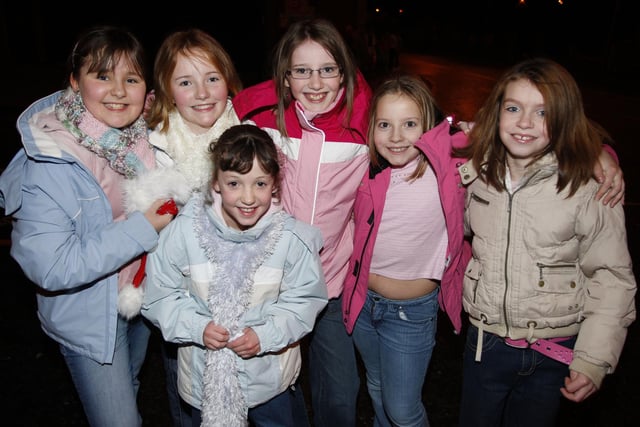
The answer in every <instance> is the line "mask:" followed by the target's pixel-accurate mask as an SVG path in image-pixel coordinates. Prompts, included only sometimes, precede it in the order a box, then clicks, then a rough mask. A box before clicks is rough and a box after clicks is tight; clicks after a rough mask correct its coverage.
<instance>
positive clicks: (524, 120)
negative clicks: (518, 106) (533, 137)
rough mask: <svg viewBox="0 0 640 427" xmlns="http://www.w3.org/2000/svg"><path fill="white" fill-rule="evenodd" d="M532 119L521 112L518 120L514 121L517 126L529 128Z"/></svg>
mask: <svg viewBox="0 0 640 427" xmlns="http://www.w3.org/2000/svg"><path fill="white" fill-rule="evenodd" d="M532 123H533V121H532V120H531V117H529V115H528V114H522V115H520V117H518V122H517V123H516V124H517V125H518V127H519V128H523V129H526V128H530V127H531V126H532Z"/></svg>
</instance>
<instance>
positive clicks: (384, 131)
mask: <svg viewBox="0 0 640 427" xmlns="http://www.w3.org/2000/svg"><path fill="white" fill-rule="evenodd" d="M423 133H424V125H423V123H422V118H421V116H420V110H419V109H418V106H417V105H416V103H415V102H413V101H412V100H411V99H409V98H408V97H407V96H405V95H402V94H397V93H394V94H387V95H384V96H383V97H381V98H380V100H379V101H378V105H377V106H376V114H375V119H374V128H373V142H374V144H375V147H376V151H377V152H378V153H379V154H380V155H381V156H382V157H384V158H385V159H386V160H387V161H388V162H389V163H390V164H391V167H395V168H401V167H404V166H406V165H407V164H409V163H410V162H411V161H413V160H414V159H415V158H416V157H418V154H420V151H419V150H418V149H417V148H415V147H414V145H413V144H414V143H415V142H416V141H417V140H418V139H419V138H420V136H421V135H422V134H423Z"/></svg>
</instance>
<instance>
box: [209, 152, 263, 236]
mask: <svg viewBox="0 0 640 427" xmlns="http://www.w3.org/2000/svg"><path fill="white" fill-rule="evenodd" d="M213 189H214V190H215V191H216V192H218V193H220V195H221V196H222V217H223V218H224V221H225V222H226V223H227V225H228V226H229V227H231V228H235V229H236V230H247V229H249V228H251V227H253V226H254V225H256V223H257V222H258V221H259V220H260V218H262V217H263V216H264V214H265V213H267V211H268V210H269V208H270V207H271V198H272V194H273V191H274V190H275V180H274V178H273V176H271V175H269V174H268V173H267V172H265V171H264V170H263V169H262V167H260V163H259V162H258V160H257V159H255V158H254V159H253V167H252V168H251V170H250V171H249V172H248V173H246V174H241V173H239V172H235V171H219V172H218V173H217V180H216V181H215V183H214V184H213Z"/></svg>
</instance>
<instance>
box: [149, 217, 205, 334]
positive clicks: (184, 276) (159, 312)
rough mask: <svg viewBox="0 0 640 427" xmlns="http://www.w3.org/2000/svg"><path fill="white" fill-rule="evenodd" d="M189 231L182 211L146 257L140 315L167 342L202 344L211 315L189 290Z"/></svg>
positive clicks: (190, 234)
mask: <svg viewBox="0 0 640 427" xmlns="http://www.w3.org/2000/svg"><path fill="white" fill-rule="evenodd" d="M192 230H193V227H192V225H191V217H189V216H186V215H183V214H182V212H181V213H180V214H178V216H177V217H176V218H175V219H174V220H173V221H172V222H171V223H170V224H169V225H168V226H167V227H165V228H164V229H163V230H162V232H161V233H160V241H159V243H158V247H157V248H156V249H155V250H154V251H153V252H151V253H149V255H148V257H147V270H146V273H147V279H146V283H145V292H144V297H143V300H142V311H141V313H142V315H143V316H144V317H146V318H147V319H149V320H150V321H151V322H152V323H153V324H154V325H156V326H157V327H158V328H159V329H160V331H161V332H162V336H163V337H164V339H165V340H166V341H169V342H175V343H197V344H200V345H203V333H204V329H205V327H206V326H207V323H209V321H210V319H211V315H210V313H209V310H208V308H207V306H206V301H203V300H202V299H200V298H199V297H198V295H197V293H196V292H193V290H192V289H190V282H191V277H190V273H189V271H190V267H191V263H192V262H194V261H193V260H192V259H190V258H191V257H190V253H191V252H190V251H189V247H188V241H189V238H190V237H193V236H192V235H193V231H192ZM194 241H195V240H194ZM194 244H196V243H194Z"/></svg>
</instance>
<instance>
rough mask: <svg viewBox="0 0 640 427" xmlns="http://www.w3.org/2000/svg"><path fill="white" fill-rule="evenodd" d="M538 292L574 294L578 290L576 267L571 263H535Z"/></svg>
mask: <svg viewBox="0 0 640 427" xmlns="http://www.w3.org/2000/svg"><path fill="white" fill-rule="evenodd" d="M536 267H537V269H538V283H537V289H538V291H540V292H552V293H575V292H577V290H578V288H579V280H578V273H577V266H576V265H575V264H571V263H564V264H545V263H540V262H538V263H536Z"/></svg>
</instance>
